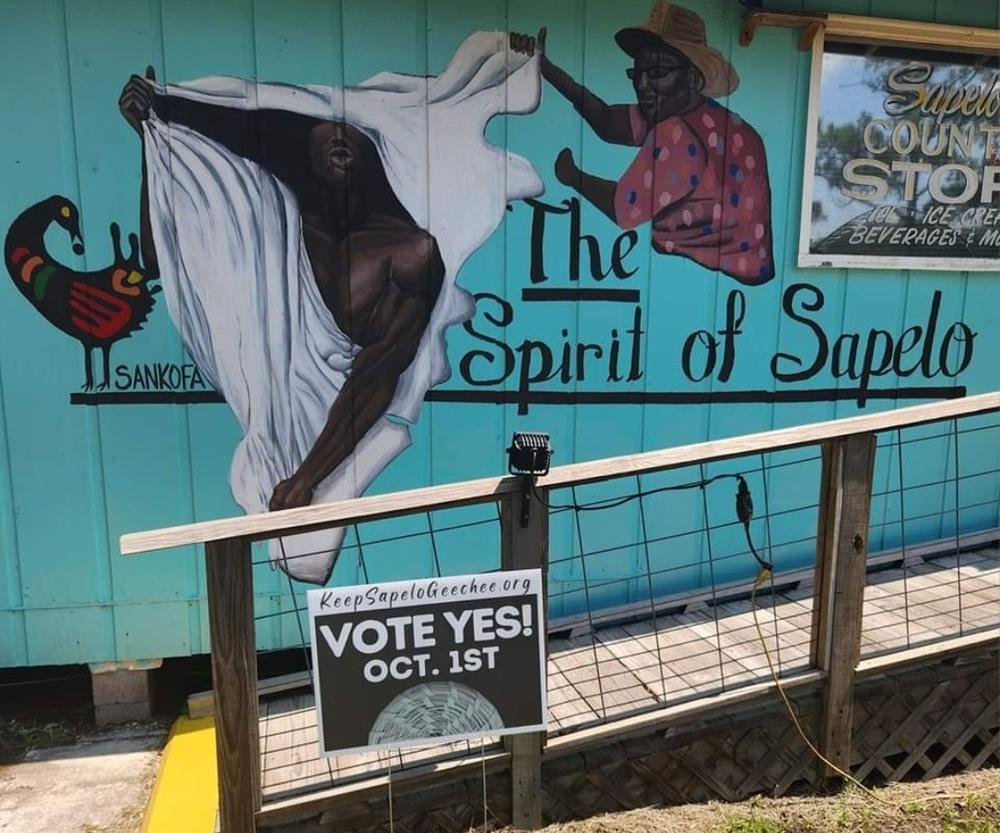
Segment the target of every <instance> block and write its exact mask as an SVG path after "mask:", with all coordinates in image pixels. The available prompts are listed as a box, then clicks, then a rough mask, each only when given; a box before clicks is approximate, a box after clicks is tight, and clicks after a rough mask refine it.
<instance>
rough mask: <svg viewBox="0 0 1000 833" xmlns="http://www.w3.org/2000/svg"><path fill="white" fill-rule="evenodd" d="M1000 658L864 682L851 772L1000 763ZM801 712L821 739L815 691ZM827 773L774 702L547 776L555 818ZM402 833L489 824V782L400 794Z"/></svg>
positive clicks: (503, 800) (621, 744) (611, 746)
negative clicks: (485, 796)
mask: <svg viewBox="0 0 1000 833" xmlns="http://www.w3.org/2000/svg"><path fill="white" fill-rule="evenodd" d="M998 670H1000V657H998V655H997V651H996V650H992V651H988V652H985V653H980V654H977V655H974V656H965V657H960V658H957V659H952V660H946V661H943V662H937V663H935V664H932V665H928V666H922V667H918V668H914V669H911V670H907V671H902V672H898V673H893V674H887V675H883V676H880V677H877V678H874V679H870V680H865V679H862V680H861V681H859V683H858V684H857V687H856V689H855V701H854V702H855V705H854V732H853V748H854V758H853V763H852V769H853V770H854V772H855V774H856V775H858V776H859V777H862V778H864V779H865V780H867V781H868V782H878V781H882V780H902V779H914V778H921V779H928V778H933V777H935V776H936V775H939V774H942V773H945V772H950V771H954V770H960V769H965V770H975V769H979V768H981V767H984V766H998V765H1000V674H998ZM793 705H794V707H795V709H796V712H797V713H798V715H799V719H800V720H801V722H802V724H803V726H804V727H805V729H806V731H807V732H808V733H810V735H812V736H814V734H815V731H816V723H817V718H818V713H819V693H818V689H817V688H816V687H813V688H812V689H811V690H800V691H799V692H798V693H797V694H796V696H795V697H794V698H793ZM817 772H818V767H817V765H816V761H815V759H814V758H813V756H812V753H811V752H809V750H808V749H806V747H805V746H804V744H803V743H802V741H801V739H800V738H799V737H798V735H797V733H796V731H795V729H794V728H793V726H792V725H791V722H790V721H789V719H788V716H787V713H786V712H785V711H784V708H783V707H782V706H781V704H780V703H778V702H776V700H775V699H774V698H773V697H768V698H766V699H759V700H757V701H755V702H754V703H751V704H743V705H742V706H740V707H739V708H737V709H734V710H733V711H731V712H728V713H724V714H722V715H720V716H716V717H713V718H711V719H705V720H700V721H697V722H694V723H689V724H685V725H682V726H677V727H671V728H670V729H667V730H666V731H665V732H664V730H662V729H661V730H659V731H657V732H656V733H654V734H649V735H646V736H644V737H638V738H631V739H628V740H623V741H618V742H612V743H605V744H604V745H603V746H599V747H595V748H591V749H587V750H585V751H583V752H578V753H575V754H572V755H566V756H564V757H561V758H557V759H554V760H545V761H544V764H543V770H542V782H543V797H542V803H543V810H544V815H545V821H546V822H547V823H548V822H556V821H565V820H568V819H573V818H584V817H587V816H591V815H594V814H597V813H607V812H616V811H619V810H629V809H633V808H637V807H647V806H650V805H655V804H683V803H690V802H699V801H707V800H710V799H714V800H721V801H737V800H741V799H744V798H747V797H748V796H751V795H754V794H759V793H766V794H771V795H781V794H784V793H786V792H787V791H788V790H789V789H790V788H791V787H793V786H795V785H799V784H803V783H807V782H812V781H814V780H815V779H816V777H817ZM487 794H488V796H489V799H488V805H489V816H490V819H491V825H490V826H491V827H501V826H503V825H504V824H505V823H507V822H508V821H509V819H510V799H509V796H510V778H509V774H507V773H495V774H490V775H489V777H488V779H487ZM393 810H394V824H393V830H394V831H398V833H432V831H442V833H465V831H468V830H469V828H470V827H472V828H476V829H481V828H482V823H483V785H482V779H481V777H479V778H468V777H466V778H463V779H460V780H455V781H451V782H448V783H443V784H437V785H435V786H432V787H423V788H420V789H411V790H408V791H402V790H397V794H396V795H394V796H393ZM268 829H270V830H274V831H279V830H280V831H282V833H293V832H294V833H388V832H389V825H388V795H380V796H379V797H378V798H377V799H371V800H366V801H358V802H357V803H355V804H344V805H341V806H338V807H337V808H335V809H330V810H328V811H326V812H325V813H324V815H323V816H321V817H319V818H314V819H312V820H310V821H308V822H300V823H297V824H294V825H285V826H283V827H271V828H268Z"/></svg>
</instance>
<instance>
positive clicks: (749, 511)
mask: <svg viewBox="0 0 1000 833" xmlns="http://www.w3.org/2000/svg"><path fill="white" fill-rule="evenodd" d="M528 480H529V482H530V484H531V485H530V488H531V494H532V496H533V497H534V498H535V500H537V501H538V502H539V503H540V504H542V506H544V507H545V508H546V509H549V510H552V509H557V510H558V509H572V510H573V511H575V512H594V511H598V510H601V509H617V508H618V507H619V506H624V505H625V504H627V503H630V502H631V501H633V500H638V499H640V498H644V497H651V496H652V495H658V494H661V493H663V492H676V491H682V490H685V489H705V488H707V487H708V486H710V485H711V484H712V483H715V482H717V481H719V480H736V481H737V486H736V517H737V518H739V521H740V523H741V524H742V525H743V533H744V535H745V536H746V539H747V546H748V547H749V548H750V553H751V554H752V555H753V557H754V559H756V561H757V564H758V565H759V566H760V568H761V570H767V571H769V572H773V570H774V566H773V565H772V564H771V563H770V562H768V561H765V560H764V559H763V558H761V556H760V554H759V553H758V552H757V548H756V547H755V546H754V545H753V539H752V537H751V535H750V521H751V520H752V519H753V498H752V496H751V495H750V486H749V485H748V484H747V481H746V478H745V477H744V476H743V475H742V474H741V473H739V472H725V473H723V474H717V475H715V476H714V477H707V478H704V479H703V480H691V481H689V482H687V483H675V484H673V485H670V486H659V487H657V488H655V489H639V490H637V491H635V492H633V493H632V494H629V495H623V496H622V497H617V498H607V499H605V500H595V501H592V502H591V503H576V502H574V503H566V504H555V503H549V502H548V501H546V500H545V499H544V498H543V497H542V496H541V495H540V494H539V493H538V488H537V486H536V484H535V479H534V478H533V477H530V476H528Z"/></svg>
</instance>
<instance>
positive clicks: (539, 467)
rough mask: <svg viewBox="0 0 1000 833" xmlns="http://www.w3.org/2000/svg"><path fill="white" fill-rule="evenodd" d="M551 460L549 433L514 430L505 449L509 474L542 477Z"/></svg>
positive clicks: (546, 472) (547, 471) (547, 470)
mask: <svg viewBox="0 0 1000 833" xmlns="http://www.w3.org/2000/svg"><path fill="white" fill-rule="evenodd" d="M551 462H552V446H551V445H550V444H549V435H548V434H542V433H539V432H537V431H515V432H514V436H513V438H512V439H511V441H510V448H508V449H507V470H508V471H509V472H510V473H511V474H517V475H529V476H532V477H544V476H545V475H546V474H548V473H549V464H550V463H551Z"/></svg>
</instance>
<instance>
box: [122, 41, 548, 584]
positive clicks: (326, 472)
mask: <svg viewBox="0 0 1000 833" xmlns="http://www.w3.org/2000/svg"><path fill="white" fill-rule="evenodd" d="M539 96H540V81H539V68H538V61H537V59H532V58H531V57H529V56H525V55H523V54H518V53H516V52H513V51H511V50H510V48H509V43H508V37H507V35H506V34H502V33H485V32H480V33H476V34H474V35H472V36H470V37H469V38H467V39H466V40H465V42H464V43H463V44H462V45H461V46H460V47H459V49H458V50H457V51H456V53H455V55H454V57H453V59H452V61H451V62H450V64H449V65H448V67H447V68H446V69H445V70H444V71H443V72H442V73H441V74H440V75H439V76H436V77H431V78H423V77H414V76H406V75H400V74H395V73H380V74H379V75H376V76H375V77H373V78H371V79H369V80H368V81H366V82H363V83H362V84H360V85H358V86H356V87H346V88H340V87H332V86H321V85H308V86H296V85H290V84H269V83H263V82H256V81H254V80H249V79H241V78H232V77H221V76H220V77H211V78H203V79H199V80H196V81H193V82H189V83H184V84H176V85H160V84H156V83H154V82H153V81H152V79H146V78H142V77H139V76H132V78H130V79H129V81H128V82H127V84H126V85H125V87H124V89H123V91H122V94H121V98H120V100H119V108H120V111H121V113H122V115H123V116H124V118H125V119H126V121H128V123H129V124H130V125H131V126H132V127H133V128H134V129H135V130H136V132H137V133H138V134H139V135H140V137H141V138H142V142H143V160H144V166H143V169H144V176H143V180H144V181H143V197H142V223H141V225H142V238H143V252H144V257H145V259H146V261H147V263H148V262H150V261H155V263H156V264H157V267H156V268H157V269H158V272H159V274H160V277H161V279H162V282H163V286H164V294H165V296H166V300H167V306H168V308H169V310H170V314H171V317H172V318H173V320H174V323H175V325H176V326H177V328H178V330H179V331H180V333H181V337H182V339H183V341H184V344H185V347H186V348H187V350H188V352H189V353H190V354H191V356H192V358H193V359H194V360H195V362H196V363H197V364H198V366H199V368H200V369H201V370H202V372H203V373H204V374H205V375H206V376H207V377H208V378H210V379H211V381H212V382H213V384H214V385H215V386H216V389H217V390H219V391H220V392H221V393H222V394H223V396H224V397H225V399H226V401H227V403H228V404H229V405H230V407H231V408H232V410H233V412H234V414H235V415H236V417H237V419H238V420H239V422H240V425H241V428H242V430H243V433H244V438H243V440H242V441H241V443H240V445H239V447H238V448H237V450H236V455H235V457H234V460H233V466H232V469H231V472H230V483H231V485H232V488H233V494H234V497H235V498H236V499H237V501H239V502H240V504H241V505H242V506H243V508H244V509H245V510H246V511H248V512H253V511H262V510H264V509H267V508H270V509H284V508H291V507H295V506H304V505H307V504H309V503H312V502H316V501H326V500H335V499H340V498H347V497H355V496H357V495H359V494H361V493H362V492H363V491H364V490H365V488H367V486H368V485H369V484H370V482H371V481H372V479H374V477H375V476H376V475H377V474H378V472H379V471H381V470H382V469H383V468H384V467H385V466H386V465H387V464H388V462H389V461H391V460H392V459H393V458H394V457H395V456H396V455H398V454H399V453H400V452H401V451H402V450H403V449H404V448H406V447H407V445H408V444H409V430H408V427H407V425H406V423H412V422H414V421H415V420H416V418H417V414H418V412H419V408H420V404H421V402H422V400H423V397H424V394H425V393H426V392H427V390H428V389H429V388H430V387H432V386H433V385H435V384H437V383H438V382H440V381H443V380H444V379H445V378H447V376H448V365H447V361H446V358H445V354H444V331H445V329H446V328H447V327H448V326H450V325H453V324H455V323H458V322H461V321H464V320H466V319H467V318H468V317H469V316H470V315H471V313H472V310H473V304H472V300H471V297H470V296H469V295H468V293H466V292H465V291H464V290H461V289H459V288H458V287H457V286H456V284H455V279H456V276H457V274H458V271H459V269H460V268H461V265H462V263H463V262H464V261H465V260H466V259H467V258H468V256H469V255H470V254H471V253H472V252H473V251H475V249H476V248H478V246H480V245H481V244H482V243H483V242H484V241H485V240H486V239H487V238H488V237H489V235H490V234H492V233H493V231H494V230H495V229H496V228H497V227H498V226H499V224H500V223H501V222H502V220H503V217H504V212H505V208H506V206H507V204H508V203H509V202H510V201H511V200H514V199H523V198H525V197H531V196H537V195H539V194H540V193H541V192H542V190H543V188H542V183H541V180H540V179H539V177H538V175H537V173H536V172H535V170H534V169H533V168H532V166H531V165H530V164H529V163H528V162H527V161H525V160H523V159H521V158H519V157H517V156H514V155H512V154H508V153H506V152H504V151H502V150H500V149H498V148H496V147H494V146H493V145H491V144H490V143H489V142H487V141H486V138H485V136H484V130H485V126H486V122H487V121H488V120H489V119H490V118H491V117H492V116H494V115H497V114H500V113H505V112H507V113H527V112H531V111H533V110H534V109H535V108H536V107H537V105H538V101H539ZM341 536H342V532H341V531H340V530H327V531H324V532H321V533H310V534H307V535H300V536H296V537H295V538H286V539H284V540H283V541H280V542H277V546H276V547H272V558H273V559H274V560H275V561H276V562H278V563H280V564H281V565H282V566H283V567H284V568H285V569H286V570H287V571H288V572H289V573H290V574H291V575H293V576H294V577H296V578H300V579H303V580H307V581H313V582H325V581H326V579H327V578H328V577H329V574H330V572H331V570H332V567H333V563H334V560H335V557H336V550H337V548H338V547H339V544H340V541H341Z"/></svg>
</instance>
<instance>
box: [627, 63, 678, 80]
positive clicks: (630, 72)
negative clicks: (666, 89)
mask: <svg viewBox="0 0 1000 833" xmlns="http://www.w3.org/2000/svg"><path fill="white" fill-rule="evenodd" d="M682 69H687V65H686V64H678V65H676V66H672V67H664V66H653V67H629V68H628V69H627V70H625V74H626V75H627V76H628V77H629V78H630V79H631V80H633V81H634V80H635V79H636V78H637V77H638V76H639V75H640V74H641V73H645V75H646V77H647V78H651V79H653V80H654V81H658V80H659V79H661V78H666V77H667V76H668V75H670V73H672V72H680V70H682Z"/></svg>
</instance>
